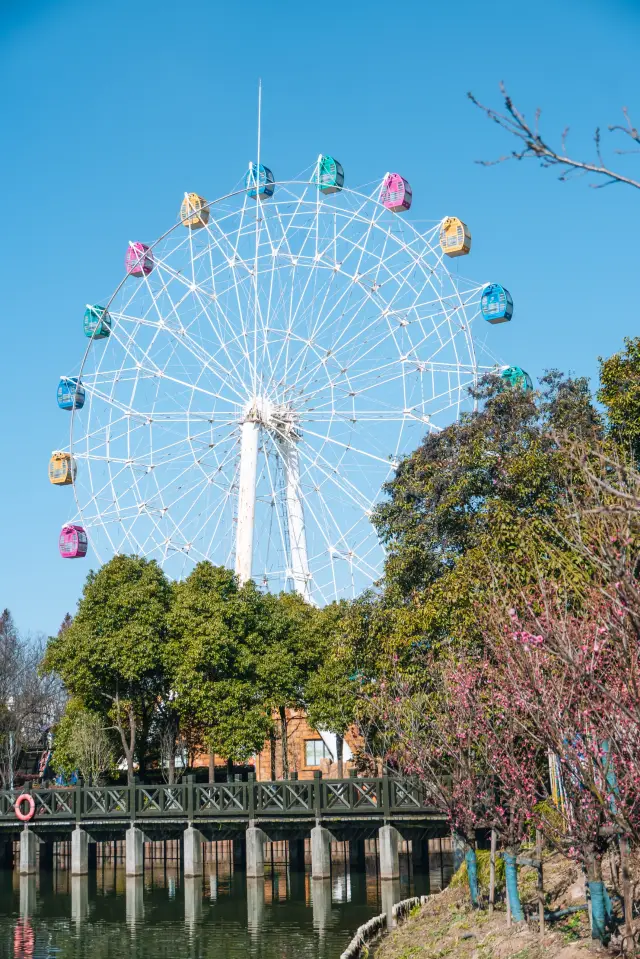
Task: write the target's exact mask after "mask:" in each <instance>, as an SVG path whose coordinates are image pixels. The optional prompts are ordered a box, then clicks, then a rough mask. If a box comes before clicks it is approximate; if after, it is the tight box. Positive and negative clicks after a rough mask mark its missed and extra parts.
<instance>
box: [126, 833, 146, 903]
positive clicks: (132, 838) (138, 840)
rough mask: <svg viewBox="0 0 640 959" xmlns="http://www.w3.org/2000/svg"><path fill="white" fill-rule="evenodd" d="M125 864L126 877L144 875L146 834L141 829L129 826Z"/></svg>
mask: <svg viewBox="0 0 640 959" xmlns="http://www.w3.org/2000/svg"><path fill="white" fill-rule="evenodd" d="M125 863H126V868H125V875H127V876H141V875H142V874H143V872H144V834H143V832H142V830H141V829H138V827H137V826H134V825H131V826H129V828H128V829H127V832H126V843H125ZM127 888H128V887H127Z"/></svg>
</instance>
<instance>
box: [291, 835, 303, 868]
mask: <svg viewBox="0 0 640 959" xmlns="http://www.w3.org/2000/svg"><path fill="white" fill-rule="evenodd" d="M289 868H290V869H291V870H292V871H293V872H304V839H290V840H289Z"/></svg>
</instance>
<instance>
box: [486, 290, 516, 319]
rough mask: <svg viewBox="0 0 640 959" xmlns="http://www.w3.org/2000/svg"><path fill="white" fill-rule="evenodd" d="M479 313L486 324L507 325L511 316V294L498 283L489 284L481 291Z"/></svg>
mask: <svg viewBox="0 0 640 959" xmlns="http://www.w3.org/2000/svg"><path fill="white" fill-rule="evenodd" d="M480 312H481V313H482V315H483V317H484V319H485V320H486V321H487V323H508V322H509V320H510V319H511V317H512V316H513V300H512V299H511V294H510V293H509V291H508V290H506V289H505V288H504V286H500V284H499V283H489V285H488V286H485V288H484V290H483V291H482V296H481V298H480Z"/></svg>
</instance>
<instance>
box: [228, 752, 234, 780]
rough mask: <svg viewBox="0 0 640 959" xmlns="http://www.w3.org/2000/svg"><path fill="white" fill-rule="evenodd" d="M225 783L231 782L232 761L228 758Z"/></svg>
mask: <svg viewBox="0 0 640 959" xmlns="http://www.w3.org/2000/svg"><path fill="white" fill-rule="evenodd" d="M227 782H228V783H232V782H233V759H232V758H231V757H230V756H229V758H228V759H227Z"/></svg>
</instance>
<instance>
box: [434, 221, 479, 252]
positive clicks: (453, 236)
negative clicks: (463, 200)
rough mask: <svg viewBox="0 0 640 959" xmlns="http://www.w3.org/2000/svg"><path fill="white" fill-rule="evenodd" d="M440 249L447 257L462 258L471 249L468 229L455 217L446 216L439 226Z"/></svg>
mask: <svg viewBox="0 0 640 959" xmlns="http://www.w3.org/2000/svg"><path fill="white" fill-rule="evenodd" d="M440 247H441V249H442V252H443V253H445V254H446V255H447V256H464V255H465V254H466V253H468V252H469V250H470V249H471V233H470V231H469V227H468V226H467V224H466V223H463V222H462V220H459V219H458V217H457V216H447V217H445V219H444V220H443V221H442V224H441V226H440Z"/></svg>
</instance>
